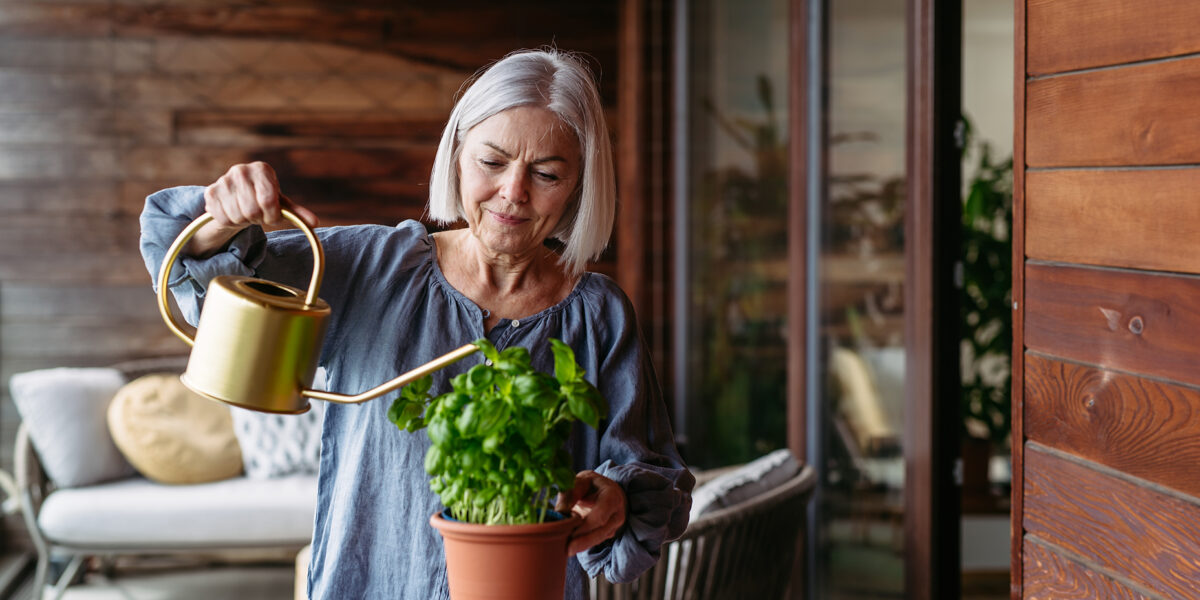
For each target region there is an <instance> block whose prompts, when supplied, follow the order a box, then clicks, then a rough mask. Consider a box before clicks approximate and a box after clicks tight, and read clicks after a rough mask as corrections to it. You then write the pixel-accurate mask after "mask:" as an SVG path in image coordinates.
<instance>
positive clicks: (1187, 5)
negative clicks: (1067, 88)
mask: <svg viewBox="0 0 1200 600" xmlns="http://www.w3.org/2000/svg"><path fill="white" fill-rule="evenodd" d="M1028 15H1029V17H1028V18H1029V25H1028V37H1027V40H1028V43H1029V50H1028V52H1029V61H1028V63H1027V67H1028V70H1029V74H1030V75H1043V74H1046V73H1057V72H1061V71H1070V70H1073V69H1085V68H1089V67H1099V66H1103V65H1115V64H1121V63H1128V62H1134V61H1139V60H1147V59H1154V58H1163V57H1168V56H1177V55H1180V54H1187V53H1191V52H1200V29H1198V28H1197V27H1196V23H1197V22H1200V3H1197V2H1145V1H1143V0H1029V8H1028Z"/></svg>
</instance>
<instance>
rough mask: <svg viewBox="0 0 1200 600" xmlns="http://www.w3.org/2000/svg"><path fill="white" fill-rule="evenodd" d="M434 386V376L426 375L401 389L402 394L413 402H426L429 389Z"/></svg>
mask: <svg viewBox="0 0 1200 600" xmlns="http://www.w3.org/2000/svg"><path fill="white" fill-rule="evenodd" d="M432 387H433V376H432V375H426V376H424V377H422V378H420V379H418V380H416V381H413V382H412V383H409V384H408V385H406V386H404V387H403V388H402V389H401V390H400V395H401V396H402V397H404V398H407V399H409V400H411V401H413V402H420V403H422V404H424V403H425V400H426V396H427V395H428V394H429V389H430V388H432Z"/></svg>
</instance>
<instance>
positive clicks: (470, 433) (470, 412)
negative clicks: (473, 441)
mask: <svg viewBox="0 0 1200 600" xmlns="http://www.w3.org/2000/svg"><path fill="white" fill-rule="evenodd" d="M478 406H479V403H478V402H469V403H467V405H466V406H464V407H463V409H462V412H461V413H459V415H458V418H456V419H455V420H454V425H455V426H456V427H458V431H459V433H461V434H462V435H463V437H467V438H470V437H474V436H475V432H476V431H477V430H478V426H479V423H478V421H477V420H476V418H475V409H476V407H478Z"/></svg>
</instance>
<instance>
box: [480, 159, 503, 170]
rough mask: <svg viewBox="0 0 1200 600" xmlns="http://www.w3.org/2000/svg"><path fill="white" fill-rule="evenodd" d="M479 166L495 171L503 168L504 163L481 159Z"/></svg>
mask: <svg viewBox="0 0 1200 600" xmlns="http://www.w3.org/2000/svg"><path fill="white" fill-rule="evenodd" d="M479 164H481V165H483V166H485V167H488V168H492V169H494V168H496V167H499V166H501V165H502V164H503V163H501V162H500V161H498V160H494V159H491V158H481V159H479Z"/></svg>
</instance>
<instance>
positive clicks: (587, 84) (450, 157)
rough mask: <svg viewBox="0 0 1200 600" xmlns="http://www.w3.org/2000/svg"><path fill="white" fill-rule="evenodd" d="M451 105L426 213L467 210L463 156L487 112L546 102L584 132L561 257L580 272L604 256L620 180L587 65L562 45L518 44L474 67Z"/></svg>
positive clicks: (447, 218) (556, 234)
mask: <svg viewBox="0 0 1200 600" xmlns="http://www.w3.org/2000/svg"><path fill="white" fill-rule="evenodd" d="M468 83H469V85H470V87H468V88H467V89H466V92H465V93H463V94H462V97H461V98H459V100H458V102H457V103H456V104H455V106H454V110H453V111H451V113H450V119H449V121H448V122H447V123H446V129H445V130H444V131H443V132H442V139H441V142H440V143H439V144H438V151H437V157H436V158H435V159H434V161H433V174H432V176H431V178H430V185H429V216H430V218H432V219H433V220H434V221H436V222H438V223H441V224H443V225H448V224H451V223H454V222H456V221H458V220H459V219H462V218H464V213H463V207H462V194H461V192H460V190H459V187H458V185H459V182H458V159H459V154H460V153H461V152H462V141H463V138H465V137H466V135H467V132H468V131H469V130H470V129H471V128H472V127H474V126H476V125H478V124H479V123H481V122H483V121H484V120H486V119H487V118H489V117H491V116H493V115H495V114H498V113H501V112H504V111H506V110H508V109H510V108H516V107H519V106H536V107H540V108H545V109H547V110H549V111H551V112H553V113H554V114H556V115H558V118H559V119H561V120H562V122H563V123H564V124H565V125H567V126H568V127H570V128H571V130H572V131H573V132H574V133H575V138H576V139H577V140H579V149H580V155H581V156H582V158H583V164H582V165H580V173H579V175H580V177H579V184H578V186H577V189H576V193H575V195H574V197H573V198H571V200H570V201H569V202H568V204H567V207H566V210H565V211H564V212H563V216H562V219H561V220H560V221H559V222H558V225H557V226H556V227H555V229H554V231H553V232H551V234H550V235H551V237H553V238H555V239H557V240H559V241H561V242H563V244H564V246H565V247H564V248H563V254H562V259H561V263H562V265H563V267H564V269H566V270H567V271H568V272H569V273H571V274H572V275H578V274H579V273H581V272H583V270H584V268H585V267H586V265H587V261H588V260H590V259H595V258H599V256H600V254H601V252H603V251H604V248H605V246H607V245H608V238H609V236H610V235H611V234H612V228H613V219H614V216H615V213H616V189H615V188H616V184H615V178H614V175H613V163H612V150H611V146H610V143H609V139H608V128H607V126H606V125H605V123H604V112H603V108H602V107H601V104H600V94H599V92H598V91H597V90H596V83H595V81H594V80H593V79H592V74H591V72H590V71H589V70H588V68H587V66H586V65H585V64H584V63H583V61H582V60H580V59H579V58H577V57H575V56H573V55H571V54H568V53H565V52H561V51H558V50H553V49H550V50H522V51H518V52H514V53H512V54H509V55H508V56H506V57H504V58H503V59H501V60H500V61H498V62H496V63H495V64H493V65H492V66H490V67H488V68H486V69H485V70H482V71H480V72H479V73H477V74H476V75H475V78H474V81H473V82H468Z"/></svg>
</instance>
